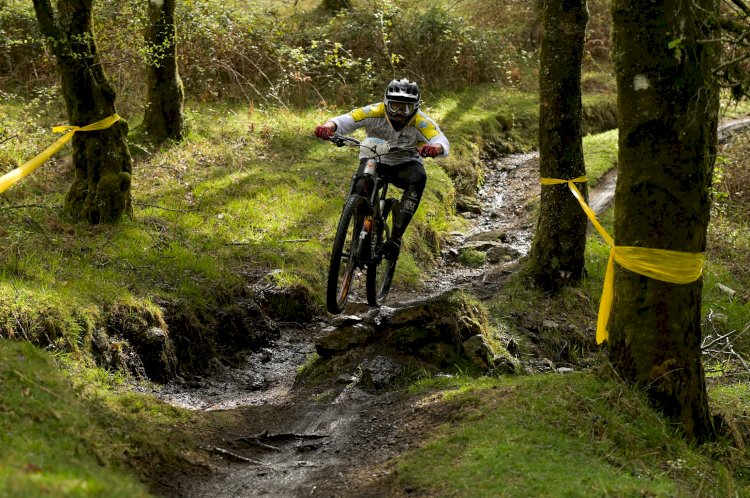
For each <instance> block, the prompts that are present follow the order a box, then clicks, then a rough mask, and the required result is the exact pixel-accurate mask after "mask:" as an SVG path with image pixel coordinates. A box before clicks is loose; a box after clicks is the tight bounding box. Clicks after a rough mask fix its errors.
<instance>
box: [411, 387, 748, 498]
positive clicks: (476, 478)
mask: <svg viewBox="0 0 750 498" xmlns="http://www.w3.org/2000/svg"><path fill="white" fill-rule="evenodd" d="M421 387H422V388H423V389H436V388H437V389H439V390H440V391H448V392H450V390H451V389H456V390H459V392H458V393H457V394H454V395H453V396H452V397H450V398H449V399H448V401H446V402H445V403H446V404H447V406H445V407H443V408H442V409H443V410H444V412H445V413H450V416H448V418H449V419H450V421H449V422H447V423H446V424H445V425H444V426H443V427H441V428H440V430H439V431H438V434H439V435H438V436H437V437H436V438H435V439H433V440H432V441H431V442H430V443H428V444H427V445H425V446H423V447H422V448H420V449H418V450H415V451H412V452H410V453H409V454H407V455H406V456H405V457H404V458H402V459H401V460H400V461H399V464H398V475H399V481H400V483H401V484H402V485H404V486H405V487H408V488H412V489H414V488H416V489H418V490H421V491H428V492H429V494H430V495H431V496H461V497H480V496H502V497H526V496H538V497H553V496H554V497H558V496H576V497H588V496H590V497H599V496H622V497H629V496H633V497H635V496H655V497H671V496H717V497H718V496H734V493H735V492H737V495H738V496H741V495H743V494H744V493H747V492H748V491H750V487H748V483H747V482H746V481H742V480H739V479H738V480H734V479H733V478H732V476H731V474H730V472H729V469H728V467H727V466H726V465H724V464H723V463H721V462H717V461H716V460H715V459H713V458H712V456H711V455H709V454H707V453H706V452H705V451H704V450H702V449H700V448H696V447H693V446H690V445H688V444H686V443H685V442H683V441H682V440H681V439H680V438H679V437H678V436H677V435H676V434H675V432H674V431H673V430H672V428H671V427H670V426H669V424H668V423H667V422H666V421H665V420H663V419H661V418H660V417H658V416H657V415H656V414H655V413H654V412H653V411H652V410H651V409H650V408H649V407H648V405H647V403H646V401H645V399H644V397H643V396H642V394H641V393H638V392H635V391H632V390H629V389H628V388H626V387H624V386H623V385H622V384H620V383H619V382H617V381H616V380H613V379H611V378H609V376H608V375H607V374H606V373H605V374H600V375H597V374H595V373H574V374H569V375H552V376H549V375H547V376H532V377H520V378H511V379H482V380H480V381H476V380H468V379H460V378H459V379H456V378H454V379H449V380H445V379H442V380H440V381H439V382H437V383H436V382H435V381H428V382H427V383H426V385H422V386H421ZM425 462H430V465H429V470H427V469H426V468H425Z"/></svg>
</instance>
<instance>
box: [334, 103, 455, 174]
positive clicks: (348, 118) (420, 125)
mask: <svg viewBox="0 0 750 498" xmlns="http://www.w3.org/2000/svg"><path fill="white" fill-rule="evenodd" d="M331 121H333V122H334V123H336V133H338V134H339V135H348V134H350V133H352V132H353V131H354V130H356V129H358V128H362V127H364V128H365V132H366V133H367V136H368V137H373V138H380V139H381V140H385V141H386V142H388V143H389V144H390V145H391V146H398V147H410V146H414V147H419V146H422V145H424V144H440V145H442V146H443V154H442V155H443V156H447V155H448V151H449V149H450V143H448V139H447V138H446V137H445V135H443V132H442V131H440V127H438V125H437V123H435V121H433V120H432V118H430V117H429V116H428V115H427V114H425V113H424V112H422V111H421V110H420V111H417V114H415V115H414V118H413V119H412V120H411V122H410V123H409V124H408V125H406V126H405V127H404V128H403V129H402V130H401V131H396V130H394V129H393V127H392V126H391V124H390V123H389V122H388V119H387V118H386V116H385V105H384V104H383V103H382V102H378V103H377V104H370V105H368V106H365V107H360V108H359V109H354V110H353V111H352V112H349V113H347V114H342V115H341V116H337V117H335V118H333V119H331ZM363 156H364V155H363V154H361V155H360V157H363ZM407 159H414V160H416V161H419V162H422V158H421V157H419V156H416V157H414V156H412V155H410V154H408V153H402V154H389V155H387V156H385V157H383V158H382V162H383V163H385V164H390V165H392V164H399V163H402V162H404V161H405V160H407Z"/></svg>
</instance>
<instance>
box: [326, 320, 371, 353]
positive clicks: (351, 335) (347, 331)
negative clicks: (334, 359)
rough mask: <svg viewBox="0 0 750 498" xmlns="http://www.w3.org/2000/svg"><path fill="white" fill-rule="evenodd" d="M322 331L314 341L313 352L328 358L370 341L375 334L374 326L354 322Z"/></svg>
mask: <svg viewBox="0 0 750 498" xmlns="http://www.w3.org/2000/svg"><path fill="white" fill-rule="evenodd" d="M323 332H324V333H323V335H322V336H321V337H320V338H319V339H318V340H317V341H316V342H315V352H316V353H318V355H319V356H320V357H322V358H330V357H331V356H333V355H335V354H337V353H342V352H345V351H349V350H350V349H352V348H355V347H362V346H365V345H367V344H368V343H370V342H371V341H372V337H373V335H374V334H375V327H374V326H372V325H368V324H364V323H356V324H354V325H350V326H348V327H328V328H326V329H325V330H324V331H323Z"/></svg>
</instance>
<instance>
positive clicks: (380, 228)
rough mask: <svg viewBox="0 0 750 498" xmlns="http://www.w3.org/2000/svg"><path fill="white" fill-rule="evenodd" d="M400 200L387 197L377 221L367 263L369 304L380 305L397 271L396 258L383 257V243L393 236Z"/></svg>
mask: <svg viewBox="0 0 750 498" xmlns="http://www.w3.org/2000/svg"><path fill="white" fill-rule="evenodd" d="M398 208H399V202H398V201H397V200H396V199H387V200H386V201H385V206H384V207H383V212H382V216H381V217H380V219H379V220H378V221H376V223H375V233H374V235H373V238H372V258H371V261H370V263H369V264H368V265H367V285H366V288H367V304H369V305H370V306H380V305H382V304H383V302H384V301H385V298H386V296H388V292H389V291H390V290H391V282H392V281H393V275H394V274H395V273H396V261H397V258H396V259H393V260H390V259H385V258H384V257H383V244H384V243H385V242H386V241H387V240H388V238H389V237H390V236H391V231H392V228H393V221H394V219H395V216H396V214H397V213H398Z"/></svg>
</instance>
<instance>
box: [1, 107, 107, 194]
mask: <svg viewBox="0 0 750 498" xmlns="http://www.w3.org/2000/svg"><path fill="white" fill-rule="evenodd" d="M119 119H120V116H118V115H117V114H113V115H111V116H110V117H108V118H104V119H102V120H101V121H97V122H96V123H91V124H90V125H86V126H55V127H54V128H52V131H53V132H55V133H60V132H63V131H67V132H68V133H66V134H65V135H63V136H61V137H60V138H58V139H57V141H56V142H55V143H53V144H52V145H50V146H49V147H47V148H46V149H44V152H42V153H41V154H39V155H38V156H36V157H35V158H34V159H31V160H29V161H26V162H25V163H24V164H22V165H21V166H19V167H18V168H16V169H14V170H13V171H10V172H8V173H6V174H5V175H3V176H2V177H0V194H2V193H3V192H5V191H6V190H8V189H9V188H10V187H12V186H13V185H15V184H16V182H18V181H19V180H20V179H21V178H23V177H25V176H26V175H28V174H29V173H31V172H32V171H34V170H35V169H37V168H38V167H39V166H41V165H42V164H43V163H44V162H45V161H46V160H47V159H49V158H50V157H52V155H54V154H55V153H56V152H57V151H59V150H60V149H62V147H63V145H65V144H66V143H68V142H70V139H71V138H73V135H74V134H75V132H77V131H96V130H104V129H105V128H109V127H110V126H112V125H113V124H115V123H116V122H117V121H119Z"/></svg>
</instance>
